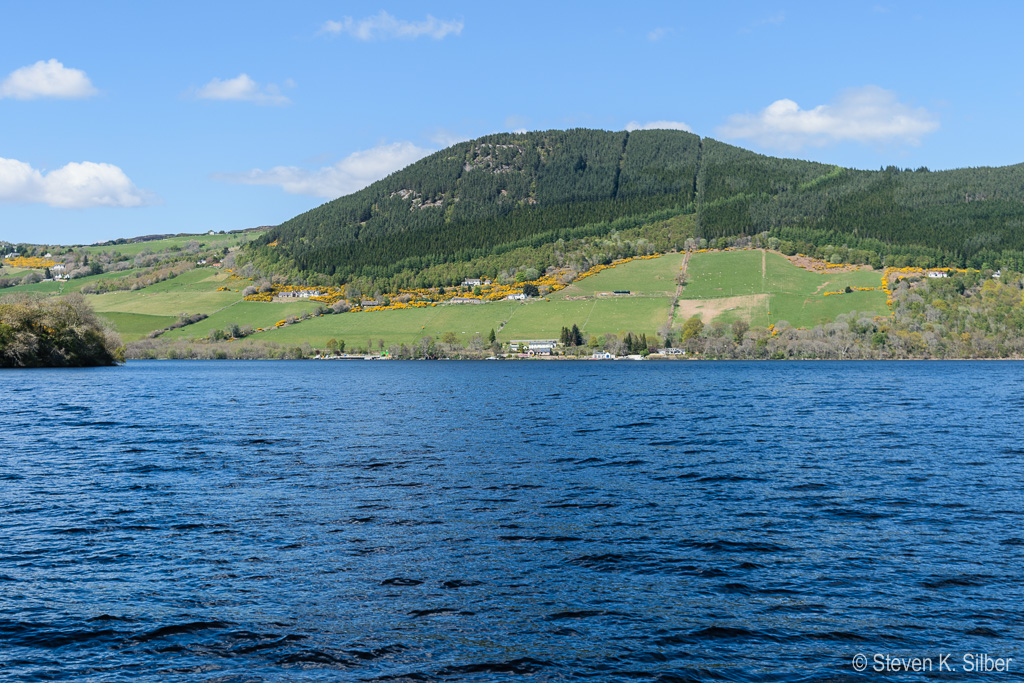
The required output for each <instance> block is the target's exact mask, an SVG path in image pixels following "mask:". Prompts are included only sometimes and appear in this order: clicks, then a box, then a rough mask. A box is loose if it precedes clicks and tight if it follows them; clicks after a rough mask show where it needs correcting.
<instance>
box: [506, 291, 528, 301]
mask: <svg viewBox="0 0 1024 683" xmlns="http://www.w3.org/2000/svg"><path fill="white" fill-rule="evenodd" d="M506 298H508V299H512V300H513V301H524V300H525V299H526V295H525V294H523V293H522V292H516V293H515V294H509V295H508V296H507V297H506Z"/></svg>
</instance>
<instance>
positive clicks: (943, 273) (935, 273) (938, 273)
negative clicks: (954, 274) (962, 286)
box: [928, 270, 949, 277]
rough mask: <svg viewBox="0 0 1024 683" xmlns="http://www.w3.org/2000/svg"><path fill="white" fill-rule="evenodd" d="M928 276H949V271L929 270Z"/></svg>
mask: <svg viewBox="0 0 1024 683" xmlns="http://www.w3.org/2000/svg"><path fill="white" fill-rule="evenodd" d="M928 277H949V273H947V272H946V271H944V270H929V271H928Z"/></svg>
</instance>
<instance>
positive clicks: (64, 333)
mask: <svg viewBox="0 0 1024 683" xmlns="http://www.w3.org/2000/svg"><path fill="white" fill-rule="evenodd" d="M123 360H124V351H123V348H122V347H121V341H120V338H119V337H118V336H117V335H116V334H115V333H113V332H111V331H109V330H107V329H105V328H104V327H103V326H102V325H101V324H100V322H99V319H98V318H97V317H96V315H95V314H94V313H93V311H92V309H91V308H89V305H88V304H86V303H85V299H84V297H83V296H82V295H81V294H69V295H67V296H64V297H59V298H42V297H33V296H29V295H22V296H18V295H9V296H6V297H3V298H0V367H3V368H36V367H83V366H96V365H116V364H117V363H119V362H121V361H123Z"/></svg>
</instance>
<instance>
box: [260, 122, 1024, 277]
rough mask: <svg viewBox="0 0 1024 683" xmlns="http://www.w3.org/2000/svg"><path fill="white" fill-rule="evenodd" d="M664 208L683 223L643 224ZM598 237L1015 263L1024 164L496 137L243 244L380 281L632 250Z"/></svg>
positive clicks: (617, 139)
mask: <svg viewBox="0 0 1024 683" xmlns="http://www.w3.org/2000/svg"><path fill="white" fill-rule="evenodd" d="M676 216H691V217H692V220H690V221H679V222H677V223H676V229H673V230H668V231H664V230H663V231H662V232H655V233H654V234H648V232H647V230H649V229H650V227H651V226H659V225H663V222H664V221H666V220H671V219H672V218H673V217H676ZM642 226H646V227H645V228H644V229H641V227H642ZM682 226H685V227H682ZM630 231H632V232H630ZM613 233H615V234H626V233H628V236H629V237H630V238H641V239H646V240H648V241H653V242H656V244H655V245H654V248H657V249H660V250H665V249H671V248H681V247H683V245H684V243H685V241H686V239H688V238H695V239H698V240H699V239H706V240H709V241H712V242H713V245H714V246H725V245H726V244H728V243H731V240H732V239H734V238H736V237H737V236H744V235H746V236H752V235H757V234H762V235H765V236H766V237H768V238H774V239H775V240H777V244H776V243H772V246H775V247H778V248H780V249H781V250H782V251H783V252H785V253H795V252H797V251H800V252H803V253H810V254H812V255H814V256H817V257H820V258H825V259H832V258H833V257H835V258H836V259H838V260H841V261H857V262H861V263H871V264H873V265H875V266H876V267H877V266H881V265H915V266H920V267H931V266H939V265H951V266H963V267H982V266H984V265H993V266H1003V267H1010V268H1015V269H1024V165H1017V166H1010V167H1004V168H974V169H960V170H954V171H940V172H931V171H928V170H927V169H918V170H915V171H910V170H900V169H897V168H895V167H889V168H887V169H884V170H880V171H860V170H853V169H845V168H840V167H835V166H828V165H824V164H819V163H814V162H808V161H799V160H794V159H779V158H774V157H769V156H763V155H759V154H755V153H753V152H750V151H747V150H744V149H741V148H738V147H733V146H731V145H727V144H724V143H721V142H717V141H715V140H712V139H709V138H703V139H702V138H699V137H698V136H696V135H693V134H690V133H685V132H681V131H667V130H664V131H658V130H655V131H635V132H629V133H627V132H607V131H595V130H569V131H545V132H533V133H522V134H512V133H504V134H499V135H491V136H487V137H483V138H480V139H477V140H472V141H469V142H463V143H459V144H457V145H454V146H452V147H449V148H448V149H445V150H442V151H440V152H437V153H435V154H433V155H430V156H428V157H426V158H424V159H422V160H420V161H418V162H416V163H415V164H412V165H411V166H409V167H408V168H406V169H404V170H402V171H399V172H396V173H394V174H392V175H390V176H388V177H387V178H385V179H383V180H381V181H378V182H376V183H374V184H372V185H370V186H369V187H367V188H365V189H363V190H360V191H359V192H356V193H354V194H351V195H348V196H345V197H341V198H339V199H336V200H334V201H331V202H328V203H326V204H324V205H322V206H320V207H317V208H316V209H313V210H312V211H309V212H306V213H304V214H302V215H300V216H296V217H295V218H293V219H291V220H289V221H287V222H285V223H283V224H281V225H280V226H277V227H276V228H273V229H271V230H270V231H268V232H267V233H265V234H264V235H262V236H260V237H258V238H257V239H256V240H254V241H253V243H252V244H251V245H250V246H249V247H247V249H246V253H247V257H248V259H249V260H250V261H251V262H252V263H253V264H254V265H256V266H257V267H259V268H260V269H262V270H263V271H265V272H275V273H279V274H284V275H288V276H292V277H303V278H306V279H309V280H310V281H313V282H321V283H324V284H328V283H333V284H342V283H345V282H351V281H355V280H358V281H360V282H362V283H364V288H365V286H373V287H377V288H380V289H382V290H384V291H388V290H397V289H399V288H401V287H421V286H429V285H438V284H443V285H448V284H453V283H455V282H458V281H459V280H460V279H461V278H463V277H465V276H467V275H491V276H497V275H498V273H499V272H500V271H501V270H508V269H509V268H513V269H514V268H516V267H518V266H520V265H530V266H532V267H545V266H549V265H555V263H554V262H555V260H556V259H558V256H559V254H564V253H565V252H566V251H571V250H572V249H580V250H582V251H581V254H583V255H584V256H585V257H586V258H593V257H595V256H596V257H603V258H605V259H607V260H610V259H612V258H615V257H620V256H628V255H632V254H630V253H628V251H627V252H619V253H614V254H611V253H603V252H602V251H601V249H600V248H598V247H595V246H594V244H595V242H596V241H597V240H600V239H604V238H606V237H607V236H609V235H611V234H613ZM716 240H717V242H714V241H716ZM553 245H561V246H560V247H559V248H557V249H556V248H555V247H554V246H553ZM630 248H632V249H635V248H636V247H635V245H634V246H631V247H630ZM606 251H607V250H606ZM512 252H515V253H516V257H515V258H513V259H510V257H509V256H508V254H510V253H512ZM516 259H518V261H519V262H518V263H517V262H516ZM460 264H461V265H460ZM470 264H471V265H470Z"/></svg>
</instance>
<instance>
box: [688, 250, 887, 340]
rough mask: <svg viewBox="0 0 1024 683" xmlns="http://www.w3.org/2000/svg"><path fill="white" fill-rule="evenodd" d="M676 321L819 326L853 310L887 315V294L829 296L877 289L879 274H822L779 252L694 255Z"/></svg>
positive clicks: (873, 272)
mask: <svg viewBox="0 0 1024 683" xmlns="http://www.w3.org/2000/svg"><path fill="white" fill-rule="evenodd" d="M686 278H687V285H686V287H684V289H683V294H682V297H681V300H680V302H679V309H678V310H677V313H676V316H677V317H676V322H677V323H681V322H682V321H683V320H685V319H686V318H688V317H689V316H691V315H700V316H701V318H702V319H703V320H704V322H705V323H709V322H713V321H721V322H725V323H731V322H733V321H734V320H737V319H740V318H743V319H746V320H747V321H748V322H750V324H751V325H753V326H757V327H767V326H768V325H770V324H778V323H779V322H780V321H786V322H788V323H789V324H791V325H793V326H795V327H814V326H815V325H819V324H822V323H825V322H829V321H830V320H834V319H835V318H836V316H838V315H840V314H842V313H849V312H850V311H860V312H865V313H867V312H874V313H885V312H886V305H885V293H884V292H883V291H881V290H875V291H871V292H851V293H849V294H833V295H830V296H825V295H824V293H825V292H829V291H839V290H842V289H844V288H845V287H847V286H850V287H877V286H878V285H879V284H880V282H881V276H880V275H879V273H877V272H875V271H872V270H870V269H867V268H864V269H862V270H858V271H851V272H845V273H840V272H828V273H816V272H813V271H809V270H805V269H803V268H798V267H797V266H794V265H793V264H792V263H790V262H789V261H788V260H786V259H785V258H784V257H782V256H780V255H779V254H774V253H771V252H768V253H766V254H764V256H763V261H762V252H761V251H758V250H746V251H729V252H705V253H702V254H693V255H692V256H691V257H690V262H689V265H688V266H687V269H686Z"/></svg>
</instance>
